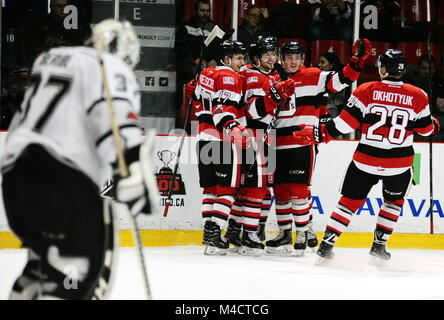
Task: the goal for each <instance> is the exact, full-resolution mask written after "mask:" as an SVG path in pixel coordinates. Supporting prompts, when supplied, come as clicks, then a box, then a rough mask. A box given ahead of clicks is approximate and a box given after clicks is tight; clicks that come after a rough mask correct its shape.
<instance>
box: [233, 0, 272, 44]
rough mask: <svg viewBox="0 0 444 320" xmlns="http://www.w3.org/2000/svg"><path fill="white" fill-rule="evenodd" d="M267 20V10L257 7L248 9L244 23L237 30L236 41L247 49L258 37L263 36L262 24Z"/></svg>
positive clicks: (253, 6) (252, 6)
mask: <svg viewBox="0 0 444 320" xmlns="http://www.w3.org/2000/svg"><path fill="white" fill-rule="evenodd" d="M267 18H268V9H267V8H261V7H259V6H258V5H251V6H249V7H248V9H247V12H246V14H245V18H244V21H243V22H242V24H241V25H239V26H238V28H237V40H238V41H240V42H242V44H243V45H244V46H245V47H246V48H249V47H250V45H251V43H253V42H255V41H256V40H257V38H258V37H259V36H264V35H265V33H264V31H263V29H262V23H263V22H264V20H265V19H267Z"/></svg>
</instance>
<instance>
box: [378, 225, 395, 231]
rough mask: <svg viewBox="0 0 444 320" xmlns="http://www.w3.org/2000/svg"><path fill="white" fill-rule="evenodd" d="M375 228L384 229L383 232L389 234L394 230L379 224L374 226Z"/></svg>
mask: <svg viewBox="0 0 444 320" xmlns="http://www.w3.org/2000/svg"><path fill="white" fill-rule="evenodd" d="M376 227H378V228H382V229H385V230H387V231H390V232H392V231H393V229H394V228H389V227H387V226H384V225H382V224H379V223H377V224H376Z"/></svg>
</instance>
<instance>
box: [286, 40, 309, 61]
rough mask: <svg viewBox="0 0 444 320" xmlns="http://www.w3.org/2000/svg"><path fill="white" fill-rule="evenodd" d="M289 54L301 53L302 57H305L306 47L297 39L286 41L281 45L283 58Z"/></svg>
mask: <svg viewBox="0 0 444 320" xmlns="http://www.w3.org/2000/svg"><path fill="white" fill-rule="evenodd" d="M288 54H300V55H301V56H302V58H305V53H304V47H303V46H302V45H301V44H300V43H299V42H297V41H289V42H285V43H284V44H283V45H282V47H281V55H282V58H285V56H286V55H288Z"/></svg>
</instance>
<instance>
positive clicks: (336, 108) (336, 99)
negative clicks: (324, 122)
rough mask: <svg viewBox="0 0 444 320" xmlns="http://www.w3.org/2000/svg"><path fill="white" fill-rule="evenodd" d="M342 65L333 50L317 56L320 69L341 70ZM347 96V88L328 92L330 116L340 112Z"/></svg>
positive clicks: (348, 93)
mask: <svg viewBox="0 0 444 320" xmlns="http://www.w3.org/2000/svg"><path fill="white" fill-rule="evenodd" d="M343 67H344V65H343V64H342V63H341V60H339V58H338V56H337V55H336V54H334V53H333V52H325V53H323V54H321V55H320V57H319V62H318V68H319V69H321V70H322V71H335V72H338V71H339V70H342V68H343ZM349 96H350V89H349V88H346V89H344V90H342V91H339V92H338V93H328V100H327V111H328V112H329V113H330V114H331V117H332V118H336V117H337V116H338V115H339V114H340V113H341V111H342V109H343V108H344V104H345V103H346V102H347V99H348V97H349Z"/></svg>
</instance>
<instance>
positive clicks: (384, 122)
mask: <svg viewBox="0 0 444 320" xmlns="http://www.w3.org/2000/svg"><path fill="white" fill-rule="evenodd" d="M377 66H378V70H379V75H380V77H381V81H372V82H368V83H365V84H362V85H361V86H359V87H358V88H357V89H356V90H355V91H354V92H353V94H352V95H351V97H350V99H349V100H348V103H347V107H346V108H345V109H344V110H343V111H342V112H341V114H340V115H339V117H337V118H336V119H334V120H333V121H330V122H328V123H327V124H321V125H320V126H318V125H316V124H307V125H305V126H302V130H301V131H295V132H294V137H295V139H296V141H297V143H298V144H310V145H311V144H313V143H320V142H325V143H327V142H328V141H330V140H331V139H332V138H333V137H336V136H338V135H341V134H344V133H349V132H352V131H353V130H355V129H357V128H358V127H361V129H362V136H361V140H360V142H359V145H358V146H357V148H356V151H355V153H354V155H353V161H352V162H351V163H350V165H349V166H348V169H347V171H346V174H345V178H344V180H343V183H342V186H341V194H342V196H341V198H340V199H339V203H338V205H337V206H336V209H335V210H334V211H333V213H332V214H331V216H330V220H329V222H328V223H327V226H326V229H325V234H324V238H323V239H322V242H321V244H320V246H319V248H318V250H317V252H316V253H317V255H318V256H319V261H318V262H321V263H322V262H325V260H326V259H332V258H333V251H332V248H333V246H334V244H335V241H336V240H337V238H338V237H339V236H340V235H341V234H342V233H343V232H344V231H345V230H346V228H347V226H348V225H349V223H350V221H351V218H352V216H353V214H354V213H355V212H356V211H357V210H358V209H359V208H360V207H361V205H362V204H363V203H364V202H365V199H366V198H367V195H368V193H369V192H370V190H371V188H372V187H373V186H374V185H375V184H377V183H378V181H379V180H382V182H383V191H382V193H383V198H384V203H383V204H382V206H381V209H380V211H379V214H378V219H377V221H376V228H375V231H374V240H373V245H372V247H371V249H370V255H371V256H372V260H388V259H390V253H388V252H387V251H386V244H387V240H388V239H389V237H390V235H391V234H392V232H393V229H394V227H395V225H396V222H397V220H398V217H399V214H400V213H401V209H402V206H403V203H404V198H405V196H406V195H407V193H408V191H409V188H410V186H411V183H412V179H413V168H412V166H413V156H414V150H413V132H417V133H418V134H420V135H422V136H432V135H435V134H437V133H438V132H439V127H440V125H439V122H438V120H437V119H435V118H434V117H433V116H431V115H430V108H429V100H428V97H427V95H426V93H425V92H424V91H423V90H421V89H419V88H417V87H415V86H412V85H410V84H406V83H403V82H402V81H401V77H402V75H403V74H404V72H405V70H406V66H407V60H406V58H405V55H404V54H403V53H402V51H399V50H394V49H388V50H385V51H384V52H383V53H382V54H381V55H380V56H379V57H378V60H377Z"/></svg>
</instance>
